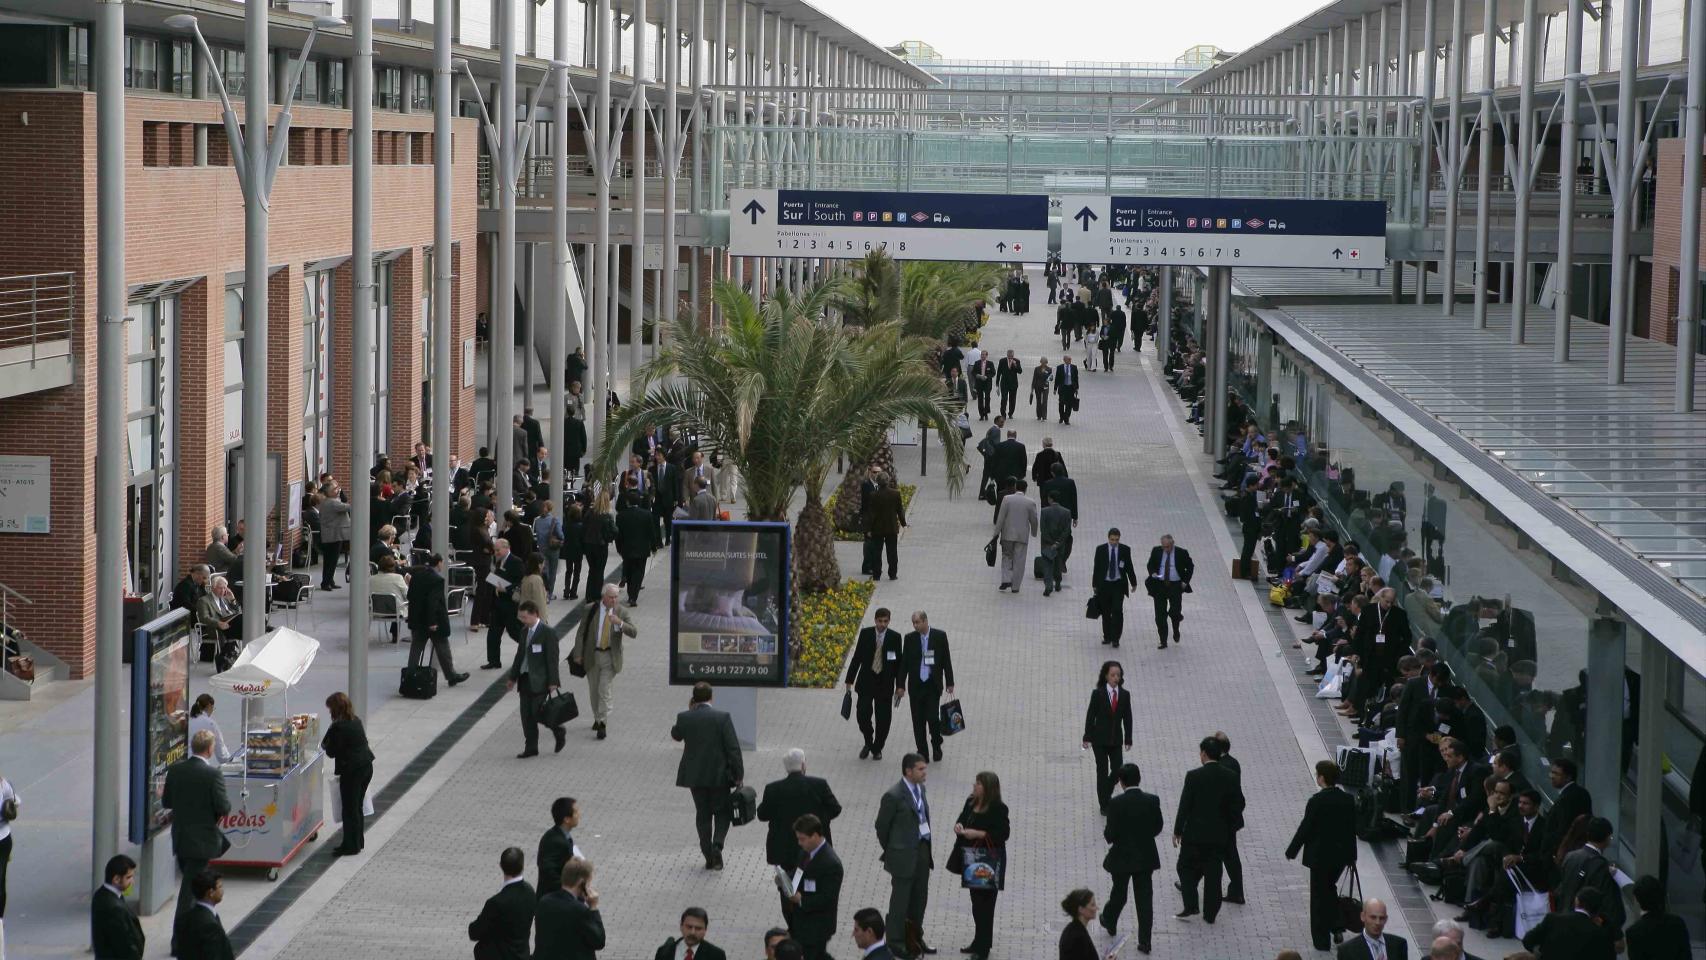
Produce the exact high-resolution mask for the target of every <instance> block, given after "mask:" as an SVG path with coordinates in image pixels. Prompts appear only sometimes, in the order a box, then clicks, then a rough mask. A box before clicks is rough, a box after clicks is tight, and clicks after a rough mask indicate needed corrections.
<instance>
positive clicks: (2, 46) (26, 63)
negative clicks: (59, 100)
mask: <svg viewBox="0 0 1706 960" xmlns="http://www.w3.org/2000/svg"><path fill="white" fill-rule="evenodd" d="M61 29H62V28H59V27H38V26H32V25H27V24H0V85H4V86H8V87H50V86H52V85H53V46H54V41H55V39H56V38H55V36H54V34H56V33H58V32H59V31H60V30H61ZM86 56H87V55H86V54H85V58H86Z"/></svg>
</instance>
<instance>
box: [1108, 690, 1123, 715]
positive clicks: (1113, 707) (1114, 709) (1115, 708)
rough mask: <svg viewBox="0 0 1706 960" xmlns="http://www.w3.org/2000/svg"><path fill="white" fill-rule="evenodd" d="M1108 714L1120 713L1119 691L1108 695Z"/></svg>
mask: <svg viewBox="0 0 1706 960" xmlns="http://www.w3.org/2000/svg"><path fill="white" fill-rule="evenodd" d="M1108 712H1109V713H1119V712H1120V692H1119V691H1118V690H1114V691H1112V692H1110V693H1109V694H1108Z"/></svg>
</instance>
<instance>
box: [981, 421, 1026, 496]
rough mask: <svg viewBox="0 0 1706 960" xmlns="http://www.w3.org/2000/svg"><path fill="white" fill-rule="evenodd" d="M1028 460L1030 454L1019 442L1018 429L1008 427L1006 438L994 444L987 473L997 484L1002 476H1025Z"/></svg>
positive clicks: (1015, 477)
mask: <svg viewBox="0 0 1706 960" xmlns="http://www.w3.org/2000/svg"><path fill="white" fill-rule="evenodd" d="M1029 462H1030V455H1029V454H1027V453H1026V452H1025V445H1024V444H1023V443H1020V442H1019V431H1017V430H1012V429H1009V430H1008V431H1007V439H1005V440H1003V441H1001V442H1000V443H998V444H996V445H995V454H994V456H992V457H991V458H990V467H989V475H990V476H991V477H994V478H995V481H996V483H997V484H999V483H1000V482H1001V480H1002V478H1004V477H1012V478H1013V479H1015V480H1019V479H1023V478H1024V476H1025V465H1026V464H1027V463H1029Z"/></svg>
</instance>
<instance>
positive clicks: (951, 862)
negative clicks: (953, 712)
mask: <svg viewBox="0 0 1706 960" xmlns="http://www.w3.org/2000/svg"><path fill="white" fill-rule="evenodd" d="M1012 831H1013V826H1012V824H1011V823H1010V822H1009V821H1008V819H1007V804H1005V803H1002V802H1001V778H1000V777H997V776H996V775H995V774H993V773H990V772H989V771H987V770H985V771H984V772H982V773H980V774H978V775H977V778H976V779H974V780H973V781H972V785H971V796H969V797H967V798H966V805H965V808H964V809H962V810H961V811H960V816H959V819H958V820H955V821H954V850H953V853H951V854H949V855H948V869H949V870H950V871H951V872H953V873H956V874H960V873H962V872H963V871H964V870H965V864H966V861H965V851H966V849H967V848H968V847H974V848H985V847H987V848H989V849H992V850H994V851H996V852H997V853H999V854H1000V855H1001V869H1000V870H998V871H996V874H995V888H994V889H992V890H982V889H978V888H976V887H972V888H970V890H969V892H970V893H971V918H972V923H973V924H974V925H975V927H976V929H977V933H976V934H975V935H974V936H973V937H972V940H971V944H970V945H969V946H967V947H966V948H965V949H964V950H961V951H960V952H961V953H969V954H971V955H972V956H974V957H976V958H978V960H983V958H986V957H988V956H989V951H990V946H991V944H992V943H993V941H994V939H995V898H996V897H997V896H998V895H999V894H1000V891H1002V890H1003V889H1005V888H1006V886H1007V869H1006V867H1007V855H1006V848H1007V837H1008V836H1009V835H1010V834H1011V833H1012Z"/></svg>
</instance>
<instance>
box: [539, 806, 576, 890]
mask: <svg viewBox="0 0 1706 960" xmlns="http://www.w3.org/2000/svg"><path fill="white" fill-rule="evenodd" d="M574 856H575V838H574V835H573V834H571V833H569V832H568V831H567V830H564V829H563V828H562V826H560V825H558V824H552V825H551V829H549V830H546V831H545V832H544V833H542V834H540V836H539V848H538V850H537V851H536V852H535V853H534V855H533V861H534V862H535V863H537V864H538V865H539V885H538V886H537V887H535V888H534V897H535V898H536V899H537V898H538V897H543V896H544V895H545V894H547V893H553V892H555V891H557V890H561V889H562V888H563V865H564V864H566V863H568V862H569V861H570V860H572V859H574Z"/></svg>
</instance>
